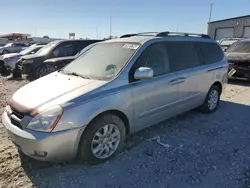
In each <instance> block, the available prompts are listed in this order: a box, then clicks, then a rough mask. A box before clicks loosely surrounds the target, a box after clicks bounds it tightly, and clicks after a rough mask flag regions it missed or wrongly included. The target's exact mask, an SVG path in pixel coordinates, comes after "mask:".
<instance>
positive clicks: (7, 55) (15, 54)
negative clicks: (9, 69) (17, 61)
mask: <svg viewBox="0 0 250 188" xmlns="http://www.w3.org/2000/svg"><path fill="white" fill-rule="evenodd" d="M17 55H21V54H19V53H10V54H4V55H2V58H3V59H6V58H10V57H15V56H17Z"/></svg>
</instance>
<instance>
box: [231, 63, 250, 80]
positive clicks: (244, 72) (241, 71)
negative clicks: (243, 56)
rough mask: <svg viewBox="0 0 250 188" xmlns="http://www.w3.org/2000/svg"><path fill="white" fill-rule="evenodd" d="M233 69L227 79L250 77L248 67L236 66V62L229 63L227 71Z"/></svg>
mask: <svg viewBox="0 0 250 188" xmlns="http://www.w3.org/2000/svg"><path fill="white" fill-rule="evenodd" d="M232 69H235V71H236V72H235V73H234V74H233V75H232V76H229V79H235V78H236V79H250V67H249V68H248V67H243V66H238V65H237V64H233V63H230V64H229V69H228V72H230V71H231V70H232Z"/></svg>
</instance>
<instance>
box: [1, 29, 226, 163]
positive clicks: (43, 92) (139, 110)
mask: <svg viewBox="0 0 250 188" xmlns="http://www.w3.org/2000/svg"><path fill="white" fill-rule="evenodd" d="M227 71H228V62H227V60H226V58H225V57H224V53H223V51H222V50H221V48H220V47H219V45H218V43H216V42H215V41H214V40H212V39H210V38H209V36H207V35H203V34H192V33H191V34H189V33H174V32H161V33H154V34H152V33H151V34H150V35H147V33H145V35H144V33H140V34H138V35H134V36H131V37H123V38H118V39H112V40H107V41H103V42H99V43H98V44H96V45H95V46H93V47H92V48H90V49H89V50H88V51H87V52H86V53H83V54H82V55H81V56H79V57H78V58H77V59H75V60H74V61H73V62H71V63H70V64H68V65H67V66H65V67H64V68H63V69H61V70H60V71H56V72H54V73H51V74H49V75H47V76H44V77H42V78H40V79H38V80H35V81H33V82H30V83H29V84H27V85H26V86H24V87H22V88H21V89H19V90H18V91H17V92H16V93H15V94H14V95H13V96H12V98H11V99H10V101H9V102H8V105H7V106H6V109H5V111H4V113H3V115H2V122H3V125H4V126H5V128H6V129H7V131H8V134H9V136H10V138H11V139H12V141H13V142H14V144H15V145H16V147H17V148H18V149H19V150H21V151H22V152H23V153H24V154H26V155H28V156H30V157H33V158H36V159H38V160H43V161H59V160H66V159H69V158H74V157H76V156H79V157H80V158H81V159H83V160H84V161H87V162H89V163H100V162H103V161H106V160H108V159H109V158H111V157H113V156H115V155H116V154H118V153H119V152H120V151H121V150H122V148H123V145H124V141H125V137H126V136H127V135H129V134H131V133H135V132H137V131H139V130H141V129H144V128H146V127H148V126H151V125H153V124H156V123H159V122H161V121H164V120H166V119H168V118H170V117H173V116H176V115H178V114H181V113H183V112H186V111H189V110H191V109H195V108H199V109H200V110H201V111H203V112H206V113H212V112H214V111H216V109H217V108H218V105H219V101H220V95H221V93H222V90H223V88H224V84H225V83H226V82H227Z"/></svg>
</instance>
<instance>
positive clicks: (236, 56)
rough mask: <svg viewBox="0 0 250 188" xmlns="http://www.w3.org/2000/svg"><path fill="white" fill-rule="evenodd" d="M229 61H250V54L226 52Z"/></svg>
mask: <svg viewBox="0 0 250 188" xmlns="http://www.w3.org/2000/svg"><path fill="white" fill-rule="evenodd" d="M225 55H226V58H227V60H228V61H250V53H238V52H225Z"/></svg>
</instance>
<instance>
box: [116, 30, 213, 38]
mask: <svg viewBox="0 0 250 188" xmlns="http://www.w3.org/2000/svg"><path fill="white" fill-rule="evenodd" d="M140 35H144V36H156V37H167V36H174V35H176V36H198V37H202V38H208V39H210V37H209V35H206V34H199V33H182V32H169V31H164V32H142V33H134V34H125V35H122V36H121V37H120V38H125V37H132V36H140Z"/></svg>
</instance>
